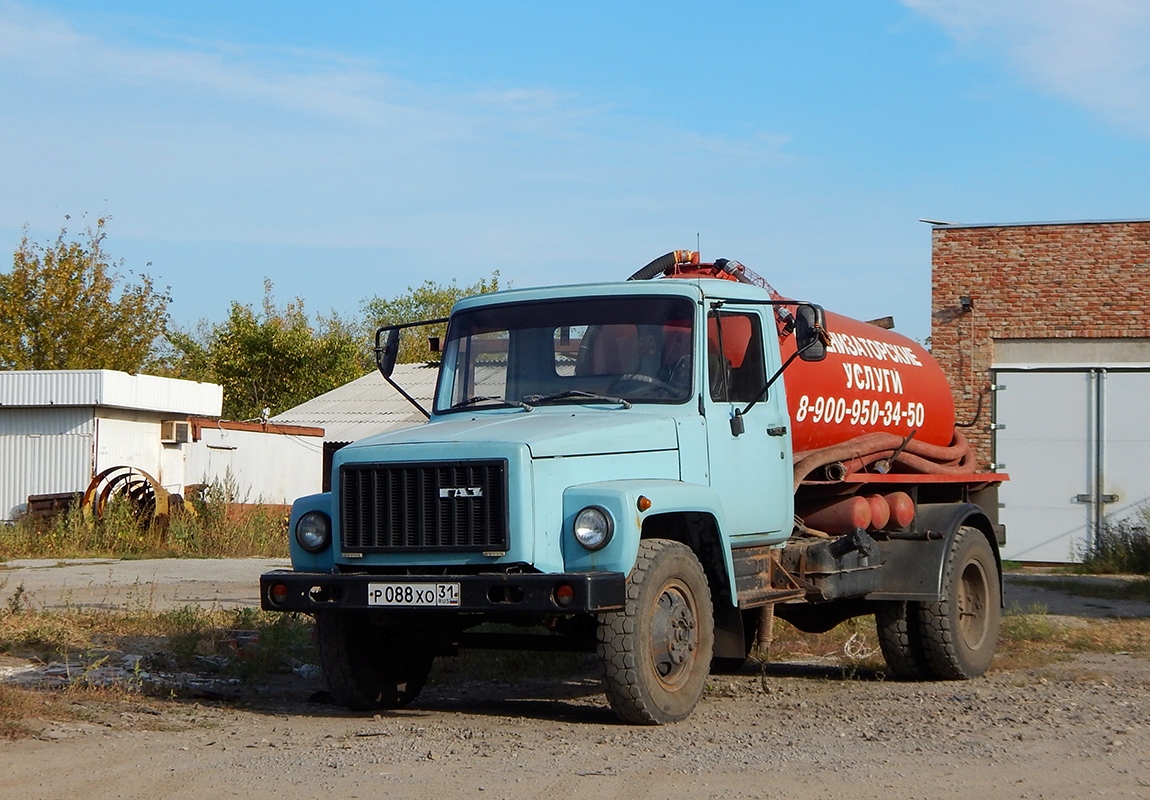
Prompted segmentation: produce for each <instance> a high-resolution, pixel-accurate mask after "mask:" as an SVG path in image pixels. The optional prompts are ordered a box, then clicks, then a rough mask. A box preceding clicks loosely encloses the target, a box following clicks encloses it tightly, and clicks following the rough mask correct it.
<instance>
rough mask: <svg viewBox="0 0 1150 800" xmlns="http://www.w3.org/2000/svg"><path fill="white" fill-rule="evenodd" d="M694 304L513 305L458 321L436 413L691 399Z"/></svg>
mask: <svg viewBox="0 0 1150 800" xmlns="http://www.w3.org/2000/svg"><path fill="white" fill-rule="evenodd" d="M693 317H694V304H693V303H692V302H691V301H690V300H688V299H686V298H682V297H627V298H619V297H616V298H602V297H595V298H585V299H577V300H563V301H554V302H533V303H518V304H507V305H501V306H489V307H485V308H477V309H475V310H472V311H463V312H460V313H458V314H456V316H455V317H453V318H452V321H451V326H450V329H449V330H448V340H447V344H446V347H445V348H444V357H443V381H442V383H441V385H440V389H439V395H438V397H437V398H436V410H437V411H449V410H453V409H454V410H459V409H468V408H482V407H490V406H493V405H494V406H499V405H508V406H518V407H523V406H524V405H527V406H528V407H529V408H528V410H529V409H530V408H533V407H535V406H537V405H549V404H559V403H568V404H569V403H589V402H594V403H618V404H619V405H620V406H630V404H632V403H681V402H684V401H686V400H687V399H688V398H689V397H690V396H691V374H692V364H691V351H692V342H693V340H694V339H693V333H692V331H693V329H694V325H693Z"/></svg>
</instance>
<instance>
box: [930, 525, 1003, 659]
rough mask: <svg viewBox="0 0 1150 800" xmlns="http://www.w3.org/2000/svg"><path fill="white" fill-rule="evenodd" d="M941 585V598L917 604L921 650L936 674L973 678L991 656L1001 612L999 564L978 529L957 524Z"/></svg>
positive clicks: (994, 647) (995, 643)
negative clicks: (957, 527) (936, 600)
mask: <svg viewBox="0 0 1150 800" xmlns="http://www.w3.org/2000/svg"><path fill="white" fill-rule="evenodd" d="M942 589H943V595H942V600H940V601H939V602H936V603H921V604H920V610H919V631H920V636H921V639H922V646H923V655H924V656H925V658H926V662H927V664H928V665H929V667H930V671H931V672H932V673H933V674H934V676H935V677H937V678H941V679H943V680H961V679H965V678H977V677H978V676H979V675H982V674H983V673H984V672H986V669H987V667H989V666H990V660H991V659H992V658H993V657H994V651H995V649H996V647H997V646H998V628H999V624H1000V622H1001V618H1002V607H1001V602H1000V599H1001V597H1002V590H1001V588H1000V585H999V578H998V565H997V563H996V561H995V558H994V551H993V550H992V549H991V547H990V543H989V542H987V540H986V537H985V536H983V534H982V531H979V530H977V529H976V528H969V527H962V528H959V529H958V533H957V534H956V535H955V537H954V540H953V542H952V543H951V548H950V554H949V556H948V558H947V561H946V566H945V567H944V569H943V576H942Z"/></svg>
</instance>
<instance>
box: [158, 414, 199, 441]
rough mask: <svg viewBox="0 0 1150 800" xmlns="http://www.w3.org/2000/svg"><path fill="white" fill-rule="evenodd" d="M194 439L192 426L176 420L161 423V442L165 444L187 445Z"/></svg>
mask: <svg viewBox="0 0 1150 800" xmlns="http://www.w3.org/2000/svg"><path fill="white" fill-rule="evenodd" d="M191 439H192V431H191V425H189V424H188V423H187V422H181V421H179V420H175V419H166V420H164V421H162V422H161V423H160V442H162V443H163V444H187V443H188V442H190V441H191Z"/></svg>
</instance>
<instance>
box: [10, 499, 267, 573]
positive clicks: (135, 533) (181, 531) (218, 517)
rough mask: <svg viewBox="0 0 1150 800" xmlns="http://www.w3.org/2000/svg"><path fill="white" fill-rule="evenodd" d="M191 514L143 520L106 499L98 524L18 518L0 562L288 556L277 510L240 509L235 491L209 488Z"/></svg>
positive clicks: (73, 514) (75, 513)
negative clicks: (18, 560)
mask: <svg viewBox="0 0 1150 800" xmlns="http://www.w3.org/2000/svg"><path fill="white" fill-rule="evenodd" d="M191 506H192V509H191V510H183V509H182V508H181V510H179V511H177V512H173V513H172V514H171V515H170V516H169V517H168V518H167V519H163V520H161V519H157V518H152V517H147V518H142V517H141V516H140V515H139V513H138V508H137V507H136V506H135V505H134V504H133V503H131V502H128V501H125V500H123V499H121V498H112V500H110V501H109V502H108V504H107V506H105V508H104V513H103V514H102V515H101V517H100V519H98V520H97V519H92V518H91V516H90V515H87V514H85V513H84V511H83V510H82V509H80V508H78V507H73V508H71V509H69V510H68V511H67V512H66V513H64V514H61V515H60V516H58V517H56V518H55V519H53V520H45V519H40V518H35V517H28V516H26V517H23V518H21V519H19V520H17V522H16V523H15V524H13V525H9V526H6V527H5V528H2V529H0V560H3V559H9V558H83V557H115V558H167V557H180V556H183V557H195V558H232V557H240V556H265V557H282V556H286V555H287V551H288V548H287V515H286V513H285V511H284V510H283V509H282V508H281V507H279V506H262V505H238V504H237V495H236V493H235V487H229V486H228V485H227V484H224V483H213V484H211V485H209V486H208V487H206V488H205V489H204V491H203V492H202V493H201V494H200V496H199V497H197V498H196V499H194V500H192V501H191Z"/></svg>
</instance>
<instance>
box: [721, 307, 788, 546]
mask: <svg viewBox="0 0 1150 800" xmlns="http://www.w3.org/2000/svg"><path fill="white" fill-rule="evenodd" d="M769 312H770V309H769V308H767V309H766V313H769ZM764 330H769V331H771V333H772V335H773V333H774V325H773V323H772V324H770V325H766V324H765V317H764V307H762V306H759V307H751V308H746V309H740V308H738V307H735V306H733V304H730V303H728V304H726V305H724V306H723V307H722V308H721V309H712V310H711V311H710V313H709V314H708V316H707V362H706V367H705V384H706V385H704V386H703V387H702V388H703V397H704V401H703V402H704V405H705V409H706V417H707V451H708V456H709V460H710V483H711V487H712V488H713V489H714V490H715V492H717V493H718V495H719V498H720V500H721V501H722V504H723V513H724V519H723V520H722V522H721V524H722V525H723V529H724V533H726V534H727V535H728V536H730V537H731V539H732V541H736V542H737V543H738V544H739V545H740V546H741V545H749V544H766V543H770V542H777V541H782V540H784V539H786V538H787V537H788V536H790V533H791V528H792V526H793V523H794V491H793V481H794V478H793V469H792V465H791V437H790V430H789V425H790V418H789V416H788V414H787V407H786V398H785V397H784V394H783V388H782V382H781V381H780V382H777V383H776V384H775V385H774V386H772V387H771V390H770V392H769V393H768V394H767V396H766V397H763V398H762V399H760V400H758V402H757V403H755V405H754V407H753V408H751V409H750V410H749V411H748V412H747V414H746V415H745V416H744V417H743V419H742V422H743V425H742V426H741V428H742V432H740V433H736V430H737V429H732V426H731V424H730V420H731V419H732V418H734V416H735V412H736V410H737V411H739V412H742V410H743V409H744V408H746V406H747V405H748V404H750V403H751V402H752V401H754V400H756V399H757V398H759V396H760V394H761V393H762V391H763V387H764V386H765V385H766V381H767V377H768V376H770V375H772V374H774V372H775V371H776V370H777V369H778V367H779V364H778V360H779V350H778V347H776V346H774V343H773V342H771V343H769V345H768V343H767V342H766V341H765V340H764V338H763V332H764Z"/></svg>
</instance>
